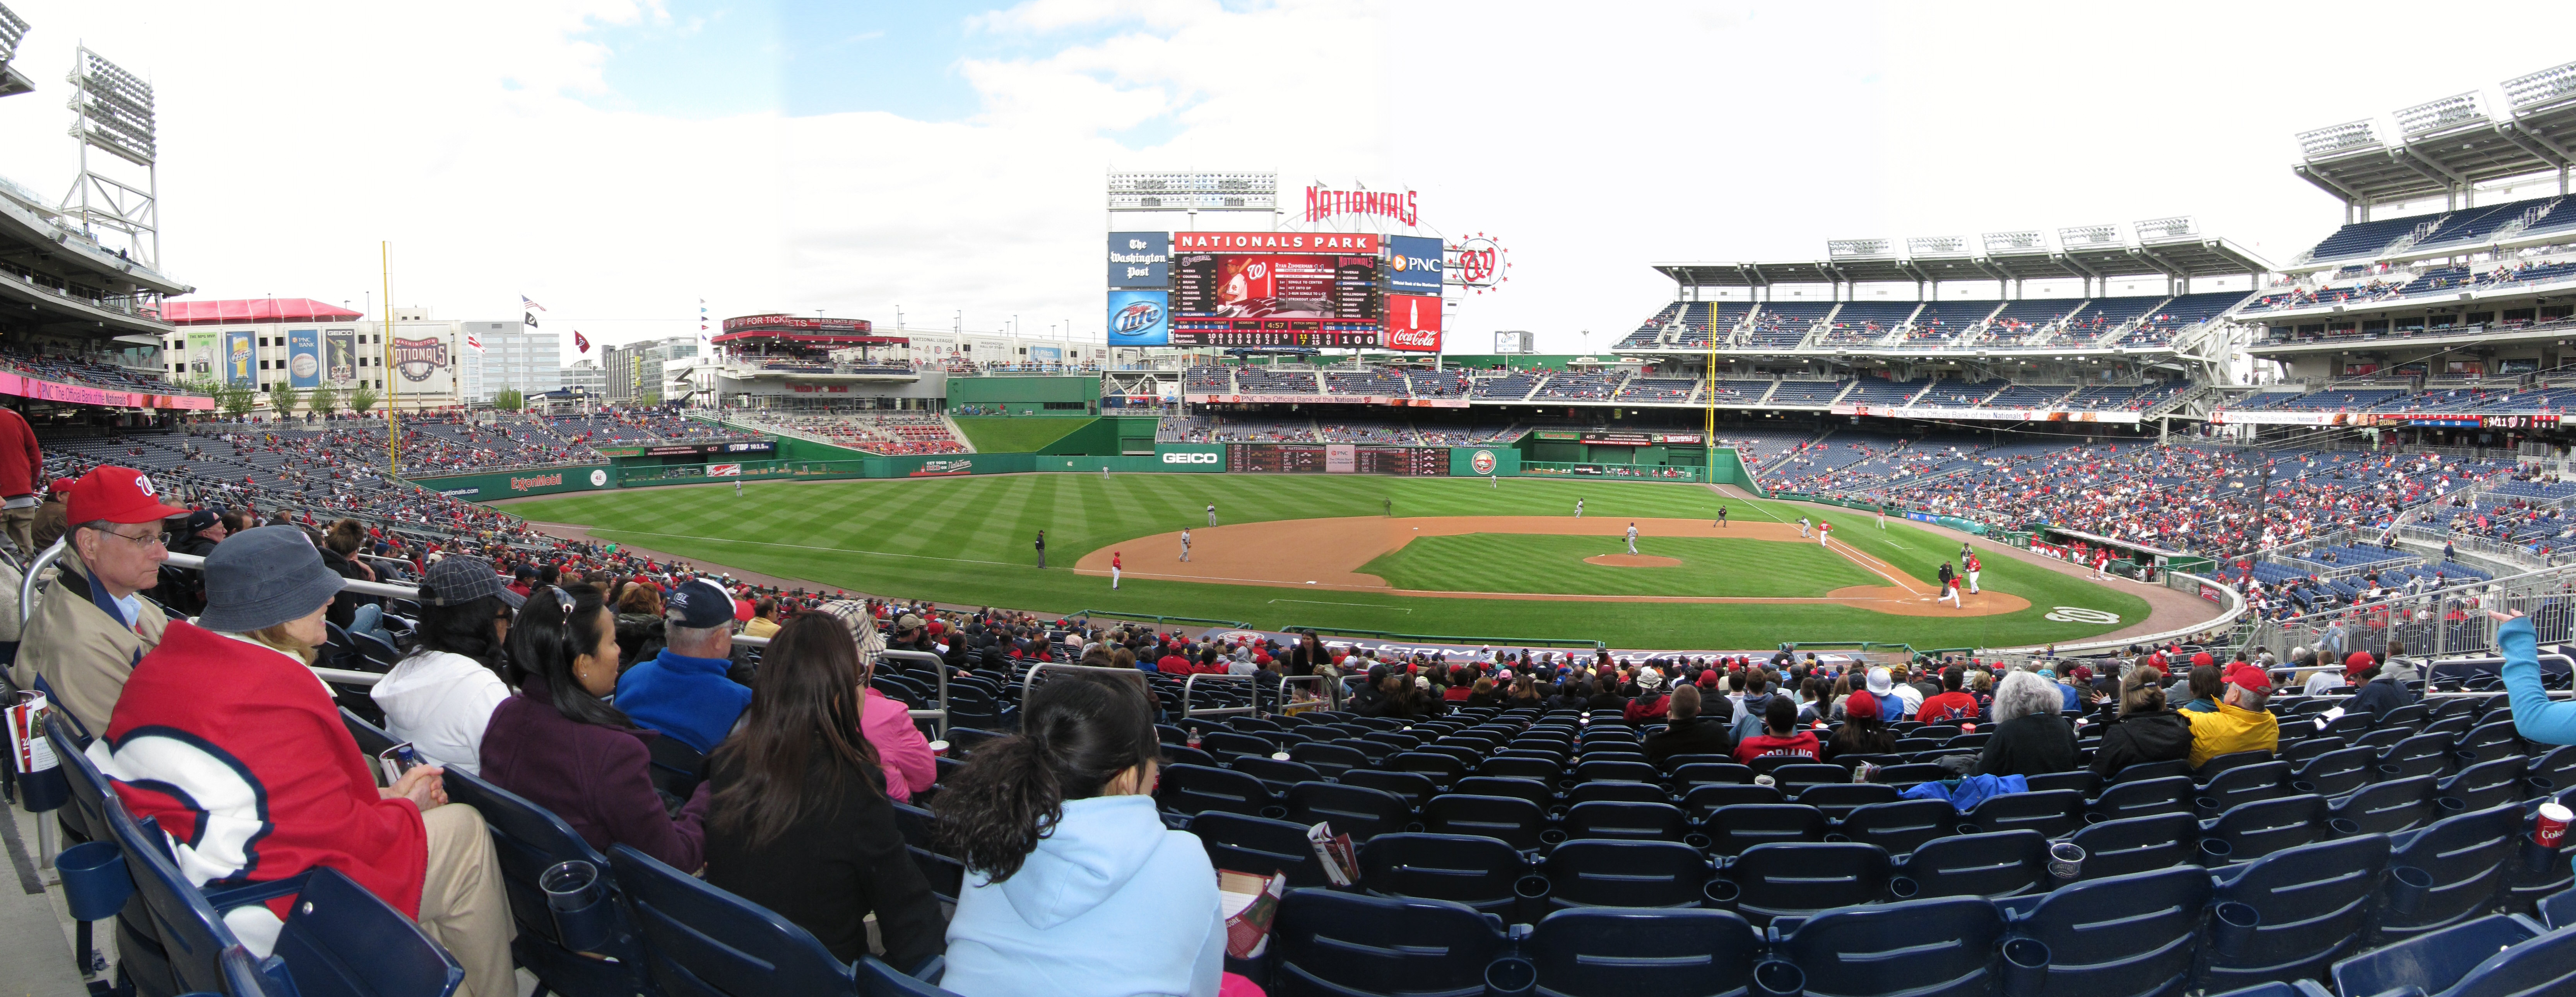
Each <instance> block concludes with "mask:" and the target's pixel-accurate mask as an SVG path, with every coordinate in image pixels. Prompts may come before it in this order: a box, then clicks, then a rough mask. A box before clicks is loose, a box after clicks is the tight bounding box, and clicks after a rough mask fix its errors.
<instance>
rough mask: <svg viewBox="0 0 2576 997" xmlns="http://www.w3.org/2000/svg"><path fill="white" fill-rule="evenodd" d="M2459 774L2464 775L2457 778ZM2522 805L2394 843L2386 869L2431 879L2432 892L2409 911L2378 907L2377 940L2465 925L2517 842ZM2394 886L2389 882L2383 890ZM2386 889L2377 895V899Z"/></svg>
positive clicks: (2438, 824) (2486, 899)
mask: <svg viewBox="0 0 2576 997" xmlns="http://www.w3.org/2000/svg"><path fill="white" fill-rule="evenodd" d="M2462 774H2463V775H2465V774H2466V773H2462ZM2522 824H2523V818H2522V806H2521V805H2520V804H2518V803H2501V804H2497V805H2496V806H2493V807H2489V808H2487V809H2484V810H2474V811H2470V812H2468V813H2463V814H2459V815H2457V816H2453V817H2445V818H2443V819H2441V820H2437V821H2434V822H2433V823H2432V824H2431V825H2430V826H2427V827H2425V828H2424V829H2423V830H2421V831H2416V832H2414V833H2412V834H2408V835H2406V836H2405V837H2403V838H2400V839H2398V846H2397V849H2396V851H2394V852H2393V853H2391V854H2390V855H2389V858H2388V864H2389V865H2391V866H2411V867H2414V868H2417V869H2422V870H2424V872H2425V873H2427V874H2429V875H2431V876H2432V877H2433V888H2432V889H2430V890H2427V891H2425V892H2424V894H2423V895H2422V896H2421V897H2419V898H2417V900H2416V902H2415V909H2414V910H2413V911H2412V912H2409V913H2405V914H2400V913H2398V912H2397V911H2396V909H2395V908H2394V907H2390V906H2388V905H2386V904H2384V903H2383V904H2382V907H2383V909H2382V910H2381V912H2380V915H2379V932H2380V936H2381V937H2382V938H2391V937H2407V936H2412V935H2418V934H2422V933H2424V932H2427V931H2432V930H2435V929H2438V928H2444V927H2448V926H2450V925H2452V924H2456V923H2459V922H2461V921H2465V920H2468V919H2469V918H2471V917H2474V916H2476V915H2477V914H2478V912H2480V911H2482V910H2485V909H2486V908H2487V907H2488V906H2489V904H2490V903H2491V902H2492V901H2493V899H2494V898H2495V895H2496V892H2497V887H2498V886H2499V885H2500V884H2501V883H2502V881H2503V878H2504V876H2505V875H2506V874H2507V872H2508V870H2507V869H2506V867H2505V863H2506V862H2507V861H2508V860H2510V859H2511V858H2512V857H2513V854H2514V851H2515V848H2516V844H2517V842H2519V841H2520V840H2521V837H2522ZM2395 887H2396V880H2395V878H2394V877H2391V879H2390V881H2389V889H2394V888H2395ZM2387 892H2388V891H2387V890H2383V891H2382V894H2383V897H2385V896H2386V894H2387Z"/></svg>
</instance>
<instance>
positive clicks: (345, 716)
mask: <svg viewBox="0 0 2576 997" xmlns="http://www.w3.org/2000/svg"><path fill="white" fill-rule="evenodd" d="M340 725H341V726H343V727H346V728H348V729H349V738H350V739H351V740H354V741H356V742H358V753H359V754H361V755H365V756H367V759H368V760H369V761H370V762H372V761H374V760H375V758H376V756H378V755H382V754H384V753H385V749H387V748H391V747H393V746H394V744H395V741H394V736H393V735H392V734H390V733H387V732H386V731H385V729H384V728H382V727H378V726H376V725H375V724H372V723H368V722H367V720H366V718H365V717H361V716H359V715H357V714H356V713H352V712H350V711H349V708H348V707H346V706H343V707H341V708H340ZM376 782H377V783H378V784H379V785H381V784H383V782H384V774H383V773H382V772H378V773H377V776H376Z"/></svg>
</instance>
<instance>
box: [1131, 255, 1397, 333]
mask: <svg viewBox="0 0 2576 997" xmlns="http://www.w3.org/2000/svg"><path fill="white" fill-rule="evenodd" d="M1377 271H1378V259H1377V257H1374V256H1321V255H1301V254H1286V253H1281V254H1247V253H1187V254H1183V255H1180V256H1176V257H1174V258H1173V260H1172V314H1173V315H1174V316H1175V317H1178V318H1283V319H1294V318H1311V319H1345V320H1373V319H1376V318H1378V317H1379V316H1380V312H1381V310H1382V309H1383V303H1382V300H1381V298H1380V288H1379V287H1378V280H1377Z"/></svg>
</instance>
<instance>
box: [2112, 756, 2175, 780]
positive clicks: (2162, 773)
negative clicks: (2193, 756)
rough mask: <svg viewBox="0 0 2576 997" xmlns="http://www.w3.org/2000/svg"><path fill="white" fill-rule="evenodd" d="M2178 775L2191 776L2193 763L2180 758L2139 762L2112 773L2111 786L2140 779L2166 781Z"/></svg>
mask: <svg viewBox="0 0 2576 997" xmlns="http://www.w3.org/2000/svg"><path fill="white" fill-rule="evenodd" d="M2178 775H2179V776H2186V777H2187V776H2189V775H2191V763H2190V762H2187V761H2184V760H2182V759H2180V758H2175V759H2170V760H2167V761H2161V762H2139V763H2138V764H2135V765H2131V766H2129V767H2128V768H2124V769H2121V770H2119V771H2117V772H2113V773H2111V780H2110V784H2111V785H2114V786H2116V785H2119V784H2121V783H2124V782H2135V781H2137V780H2139V779H2165V778H2171V777H2173V776H2178Z"/></svg>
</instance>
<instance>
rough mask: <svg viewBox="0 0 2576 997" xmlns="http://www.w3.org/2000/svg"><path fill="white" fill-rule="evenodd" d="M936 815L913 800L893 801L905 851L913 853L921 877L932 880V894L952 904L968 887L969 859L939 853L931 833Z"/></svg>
mask: <svg viewBox="0 0 2576 997" xmlns="http://www.w3.org/2000/svg"><path fill="white" fill-rule="evenodd" d="M934 819H935V818H933V817H932V816H931V813H930V811H928V810H924V809H922V808H920V807H916V806H913V805H912V804H909V803H897V804H895V805H894V826H895V830H897V831H899V832H901V833H902V834H903V845H904V851H905V852H907V853H909V854H911V856H912V865H913V868H915V869H918V870H920V871H921V879H922V881H923V882H926V883H929V884H930V895H932V896H935V897H938V898H939V899H940V900H941V901H942V902H945V903H952V904H953V903H956V902H957V896H958V894H960V893H962V892H964V891H965V889H966V863H965V862H964V861H962V860H960V859H957V858H953V857H951V856H948V855H943V854H940V852H939V849H938V843H937V842H936V841H934V840H932V837H931V833H930V826H931V823H932V822H933V820H934Z"/></svg>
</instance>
